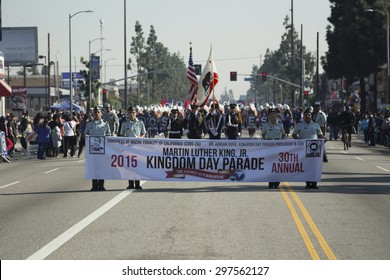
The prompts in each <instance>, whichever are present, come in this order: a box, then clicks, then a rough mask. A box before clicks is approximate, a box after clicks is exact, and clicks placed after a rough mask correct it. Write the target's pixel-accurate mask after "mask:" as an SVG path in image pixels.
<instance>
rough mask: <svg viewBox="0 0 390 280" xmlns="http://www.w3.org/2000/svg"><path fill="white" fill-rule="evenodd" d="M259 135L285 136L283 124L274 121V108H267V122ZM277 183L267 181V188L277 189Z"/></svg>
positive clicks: (280, 137)
mask: <svg viewBox="0 0 390 280" xmlns="http://www.w3.org/2000/svg"><path fill="white" fill-rule="evenodd" d="M261 135H262V138H263V139H266V140H281V139H284V138H286V132H285V131H284V126H283V124H282V123H280V122H277V121H276V112H275V109H272V108H271V109H269V110H268V122H267V123H265V124H264V126H263V129H262V130H261ZM279 185H280V182H269V183H268V188H269V189H277V188H278V187H279Z"/></svg>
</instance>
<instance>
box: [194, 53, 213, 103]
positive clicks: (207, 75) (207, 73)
mask: <svg viewBox="0 0 390 280" xmlns="http://www.w3.org/2000/svg"><path fill="white" fill-rule="evenodd" d="M217 83H218V73H217V68H216V67H215V64H214V60H213V54H212V49H210V54H209V58H208V60H207V63H206V65H205V67H204V68H203V72H202V76H201V77H200V79H199V84H198V96H197V97H198V105H199V107H203V106H204V105H206V103H207V101H208V100H209V98H210V94H211V92H212V91H213V90H214V87H215V86H216V84H217Z"/></svg>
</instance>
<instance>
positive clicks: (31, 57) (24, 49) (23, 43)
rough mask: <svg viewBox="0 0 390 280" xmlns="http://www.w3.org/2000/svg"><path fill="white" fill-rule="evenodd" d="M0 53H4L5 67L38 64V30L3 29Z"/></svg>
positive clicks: (24, 28) (29, 28)
mask: <svg viewBox="0 0 390 280" xmlns="http://www.w3.org/2000/svg"><path fill="white" fill-rule="evenodd" d="M2 35H3V38H2V39H3V40H2V41H0V51H2V52H3V53H4V60H5V66H8V65H16V66H17V65H26V64H36V63H38V28H37V27H3V28H2Z"/></svg>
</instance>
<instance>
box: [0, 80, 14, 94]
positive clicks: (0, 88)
mask: <svg viewBox="0 0 390 280" xmlns="http://www.w3.org/2000/svg"><path fill="white" fill-rule="evenodd" d="M0 96H6V97H9V96H12V88H11V87H10V86H9V85H8V84H7V83H6V82H4V81H3V80H1V79H0Z"/></svg>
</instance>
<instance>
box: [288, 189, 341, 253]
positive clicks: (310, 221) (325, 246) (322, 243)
mask: <svg viewBox="0 0 390 280" xmlns="http://www.w3.org/2000/svg"><path fill="white" fill-rule="evenodd" d="M284 185H285V187H286V188H287V190H288V193H289V194H290V195H291V196H292V198H293V199H294V201H295V203H296V204H297V206H298V208H299V210H300V211H301V213H302V214H303V216H304V218H305V220H306V222H307V223H308V225H309V227H310V229H311V231H312V232H313V234H314V236H315V237H316V238H317V241H318V243H319V244H320V246H321V248H322V250H323V251H324V253H325V255H326V256H327V258H328V259H329V260H336V259H337V258H336V256H335V255H334V253H333V251H332V249H331V248H330V247H329V245H328V243H327V242H326V240H325V238H324V237H323V236H322V234H321V232H320V231H319V229H318V228H317V226H316V224H315V223H314V221H313V219H312V218H311V217H310V215H309V212H308V211H307V210H306V208H305V206H304V205H303V203H302V201H301V200H300V199H299V198H298V196H297V194H296V193H295V192H294V190H293V189H292V187H291V186H290V184H289V183H287V182H285V183H284ZM281 190H282V194H283V192H285V190H284V189H283V188H281ZM285 196H286V197H287V199H288V200H289V203H290V204H291V201H290V199H289V198H288V196H287V194H286V193H284V194H283V197H284V199H285V201H286V198H285ZM286 203H287V201H286ZM288 207H289V209H290V206H288ZM292 207H293V206H292ZM290 212H291V209H290ZM294 212H295V209H294ZM291 214H292V215H293V213H291ZM294 215H296V212H295V214H294ZM294 215H293V218H294ZM298 219H299V217H298ZM294 221H295V218H294ZM299 223H300V224H302V222H301V221H300V220H299ZM302 238H303V239H304V241H305V238H307V237H306V236H303V235H302ZM305 244H306V241H305ZM306 246H307V245H306ZM308 250H309V252H310V248H309V247H308Z"/></svg>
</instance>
